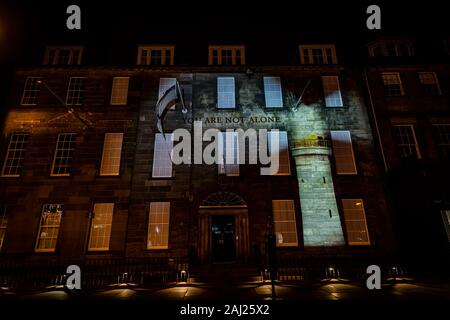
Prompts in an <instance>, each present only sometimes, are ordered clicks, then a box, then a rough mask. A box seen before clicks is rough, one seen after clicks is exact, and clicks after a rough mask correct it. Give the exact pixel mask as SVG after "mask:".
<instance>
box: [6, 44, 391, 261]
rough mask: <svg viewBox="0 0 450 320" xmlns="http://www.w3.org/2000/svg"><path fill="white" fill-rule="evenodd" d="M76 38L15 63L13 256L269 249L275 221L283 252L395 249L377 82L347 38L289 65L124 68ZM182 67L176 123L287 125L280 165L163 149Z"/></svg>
mask: <svg viewBox="0 0 450 320" xmlns="http://www.w3.org/2000/svg"><path fill="white" fill-rule="evenodd" d="M71 50H72V53H71V55H70V56H69V57H70V58H68V60H67V61H72V62H73V63H72V64H73V65H70V64H69V65H65V66H58V65H53V64H52V63H49V62H48V61H56V62H58V61H59V60H58V58H57V57H58V54H59V55H60V54H61V53H60V52H55V53H52V52H49V53H48V54H47V55H46V61H47V63H48V64H50V65H48V66H41V67H36V68H27V69H20V70H17V72H16V76H15V80H14V85H13V92H12V93H11V96H10V99H9V112H8V114H7V117H6V119H5V123H4V127H3V134H2V149H1V150H2V151H1V152H2V156H3V157H2V159H3V160H4V161H5V163H6V164H4V167H3V171H2V177H0V179H1V187H0V188H1V194H2V198H1V201H2V204H4V205H3V207H2V208H3V216H2V217H3V218H2V219H3V220H2V221H3V225H4V228H3V231H4V232H3V234H2V246H1V255H2V256H4V257H8V256H23V257H32V258H33V259H46V258H48V257H64V258H79V257H85V256H86V257H88V258H92V259H95V258H97V257H102V258H104V257H115V256H120V257H146V256H152V257H174V256H178V257H187V256H190V257H194V258H195V259H196V260H198V261H199V262H201V263H209V262H217V261H242V262H249V261H254V260H255V258H256V259H258V258H260V257H264V256H265V255H266V253H267V236H268V233H269V232H270V230H271V226H273V228H274V232H275V235H276V242H277V252H278V253H279V255H280V256H294V257H295V256H302V255H310V254H311V255H322V254H326V255H350V256H380V255H386V254H388V253H391V252H392V250H393V249H394V243H393V237H392V233H391V226H390V219H389V206H388V201H387V197H386V193H385V190H384V187H383V175H382V167H381V166H380V162H379V161H378V160H377V155H376V153H375V148H374V136H373V135H372V130H371V126H370V122H369V114H368V109H367V107H366V102H365V100H364V96H363V90H364V88H363V86H362V85H361V83H360V81H359V77H358V75H357V74H355V73H353V72H352V70H350V69H346V68H345V66H342V65H339V64H337V63H336V62H337V60H336V57H335V54H334V58H333V61H331V58H330V61H329V62H328V63H326V64H324V62H323V60H322V61H319V63H314V62H315V61H312V60H311V63H304V64H301V65H296V66H285V67H270V66H245V65H238V64H239V63H235V62H236V61H238V59H240V58H239V55H238V54H235V53H234V54H233V63H232V65H214V61H215V60H214V57H213V58H211V59H210V60H211V61H212V63H211V64H212V65H209V66H203V67H179V66H174V65H171V64H170V63H169V62H168V63H167V64H168V65H163V66H142V65H138V66H136V67H129V68H119V67H84V66H79V65H77V64H78V63H79V61H80V60H81V58H80V57H79V56H78V55H81V54H82V52H76V51H73V50H74V49H71ZM172 50H173V49H172ZM304 50H313V49H311V47H308V48H307V49H304ZM321 50H322V49H321ZM323 50H328V49H327V48H324V49H323ZM333 50H334V49H333ZM302 52H303V51H302ZM323 52H324V56H323V57H327V56H328V54H329V51H323ZM146 54H147V53H143V52H140V56H143V55H144V56H146ZM165 54H166V55H167V56H169V55H170V53H169V52H166V53H165ZM172 54H173V53H172ZM222 54H223V55H225V54H226V52H222ZM304 54H305V55H306V54H307V51H304ZM330 54H331V53H330ZM53 55H55V56H53ZM302 57H303V60H302V61H305V57H306V56H303V55H302ZM323 57H322V59H324V58H323ZM221 59H224V57H223V56H221ZM311 59H312V58H311ZM146 61H148V60H146ZM167 61H169V60H167ZM172 61H173V59H172ZM218 61H219V60H218ZM230 61H231V60H230ZM56 62H55V63H56ZM138 62H139V61H138ZM30 77H31V78H30ZM32 78H33V79H32ZM75 78H76V79H75ZM81 78H83V79H82V80H79V79H81ZM119 78H120V79H126V80H120V79H119ZM170 79H172V80H170ZM173 79H176V80H177V81H178V83H179V84H180V87H181V89H182V91H183V94H184V100H185V104H186V106H187V108H188V112H187V113H185V114H184V113H182V112H180V110H179V106H177V108H176V109H175V110H171V111H169V113H168V115H167V116H166V118H165V120H164V124H165V131H166V132H167V133H168V134H170V133H171V132H173V131H174V130H175V129H180V128H184V129H186V130H187V131H189V132H191V133H193V122H194V120H197V121H199V122H201V124H202V127H203V130H207V129H209V128H217V129H219V130H221V131H225V130H226V129H238V128H241V129H243V130H246V129H255V130H259V129H268V130H272V129H278V130H280V132H282V134H281V135H280V136H282V137H283V139H284V138H286V139H285V140H283V141H284V142H282V145H283V146H284V147H285V149H283V150H282V151H280V161H282V164H283V168H282V169H281V168H280V170H282V172H281V174H278V175H273V176H268V175H261V173H260V169H261V165H260V164H240V165H239V168H237V167H236V166H235V167H233V170H234V171H233V172H231V174H230V172H228V171H227V170H228V169H227V168H225V169H223V168H219V166H218V165H217V164H212V165H207V164H191V165H189V164H181V165H172V164H170V163H168V162H167V161H166V162H164V159H166V160H167V157H166V155H165V154H164V152H166V153H167V150H166V149H164V148H165V143H167V140H165V139H164V140H161V136H160V135H159V134H160V133H159V132H158V130H157V128H156V120H157V119H156V113H155V105H156V103H157V101H158V98H159V96H160V95H161V93H164V91H165V90H167V89H168V87H167V83H170V81H173ZM220 81H224V82H223V83H224V85H223V86H222V85H220V83H222V82H220ZM227 81H228V82H227ZM230 81H231V82H230ZM219 82H220V83H219ZM80 83H81V84H80ZM164 85H166V87H164ZM224 88H225V89H224ZM304 88H306V89H305V90H303V89H304ZM302 92H303V100H302V101H301V103H297V102H298V98H299V96H300V95H301V93H302ZM116 95H117V96H118V98H117V99H118V101H119V103H116V102H117V101H116V100H115V98H114V97H115V96H116ZM112 96H113V97H112ZM219 96H220V98H219ZM61 97H62V99H61ZM64 97H66V100H65V101H64ZM223 97H225V99H228V100H227V101H228V102H229V101H230V99H232V100H233V103H232V105H233V106H231V107H230V105H227V106H226V107H223V105H221V104H222V103H223V101H222V100H221V101H219V100H220V99H223ZM67 133H71V134H74V135H72V136H70V137H71V139H73V141H72V140H71V141H69V142H67V140H62V139H63V138H64V139H66V138H67V136H65V135H61V134H67ZM111 134H116V135H115V136H114V135H111ZM61 137H63V138H61ZM112 137H116V138H117V139H118V140H113V138H112ZM110 138H111V139H112V140H109V139H110ZM158 139H159V140H158ZM157 140H158V141H157ZM17 141H19V142H20V143H18V142H17ZM24 141H25V143H24ZM118 141H119V142H118ZM280 141H282V139H281V138H280ZM203 144H204V147H205V146H206V145H207V143H206V142H204V143H203ZM166 147H167V146H166ZM14 148H16V149H15V152H16V153H15V155H14V154H13V153H12V152H13V151H14V150H13V149H14ZM192 152H193V153H194V152H195V150H192ZM13 158H14V159H13ZM61 159H62V160H61ZM158 159H159V160H158ZM161 159H162V160H161ZM169 159H170V158H169ZM8 161H9V162H8ZM58 161H59V162H58ZM114 161H115V162H114ZM117 161H118V162H117ZM5 168H6V169H5ZM55 168H59V169H61V168H62V169H61V170H63V171H62V172H63V174H54V173H55V170H56V169H55ZM105 168H107V169H105ZM64 170H65V171H64ZM105 170H106V172H109V171H108V170H111V171H110V172H112V174H104V172H105ZM167 170H168V171H167ZM8 172H9V173H12V174H8ZM58 172H59V171H58ZM102 172H103V173H102ZM161 172H165V173H163V174H161ZM167 172H169V174H167ZM48 204H61V205H62V206H61V207H51V206H48ZM52 208H53V209H52ZM54 208H56V209H54ZM44 213H45V214H44ZM49 217H50V218H51V219H49Z"/></svg>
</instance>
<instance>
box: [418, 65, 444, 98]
mask: <svg viewBox="0 0 450 320" xmlns="http://www.w3.org/2000/svg"><path fill="white" fill-rule="evenodd" d="M427 74H429V75H430V74H431V75H432V78H433V80H434V83H433V84H432V85H434V86H435V89H436V93H431V92H428V91H427V89H426V86H427V85H428V86H429V85H430V84H427V83H424V80H425V79H423V78H422V77H421V76H423V75H427ZM417 75H418V77H419V82H420V84H421V86H422V89H423V90H424V92H425V93H426V94H427V95H428V96H440V95H442V90H441V86H440V84H439V80H438V78H437V75H436V72H434V71H419V72H418V73H417Z"/></svg>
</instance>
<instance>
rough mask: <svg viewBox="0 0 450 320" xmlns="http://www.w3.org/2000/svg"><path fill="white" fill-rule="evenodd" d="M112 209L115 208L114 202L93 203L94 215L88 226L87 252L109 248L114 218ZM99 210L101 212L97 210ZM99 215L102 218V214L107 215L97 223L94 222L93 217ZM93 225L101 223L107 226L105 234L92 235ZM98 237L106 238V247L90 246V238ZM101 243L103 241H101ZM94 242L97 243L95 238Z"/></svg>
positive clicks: (95, 217) (107, 249)
mask: <svg viewBox="0 0 450 320" xmlns="http://www.w3.org/2000/svg"><path fill="white" fill-rule="evenodd" d="M101 207H105V208H101ZM114 210H115V204H114V203H113V202H97V203H94V209H93V211H92V212H93V213H94V217H93V218H92V219H91V222H90V228H89V242H88V245H87V246H88V247H87V250H88V251H89V252H95V251H110V250H111V248H110V247H111V236H112V226H113V220H114ZM98 211H101V212H98ZM99 215H101V216H102V218H103V216H107V217H106V220H102V221H99V223H97V224H95V223H94V222H95V219H97V218H98V216H99ZM94 225H102V226H103V227H105V226H106V228H108V229H109V230H108V231H107V236H104V235H102V236H99V235H94V229H95V227H94ZM94 236H95V239H99V238H104V239H106V238H107V244H108V246H107V247H99V246H97V247H93V246H92V241H93V240H92V239H94ZM101 242H102V243H103V242H104V241H101ZM96 243H97V244H98V243H99V241H98V240H97V241H96Z"/></svg>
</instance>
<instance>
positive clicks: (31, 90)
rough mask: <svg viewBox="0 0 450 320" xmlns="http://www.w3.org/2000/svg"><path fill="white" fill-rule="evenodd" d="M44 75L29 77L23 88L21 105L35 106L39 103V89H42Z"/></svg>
mask: <svg viewBox="0 0 450 320" xmlns="http://www.w3.org/2000/svg"><path fill="white" fill-rule="evenodd" d="M41 80H42V77H28V78H27V81H26V82H25V87H24V89H23V95H22V101H21V105H23V106H35V105H37V103H38V98H39V91H40V90H41V84H40V83H38V81H41Z"/></svg>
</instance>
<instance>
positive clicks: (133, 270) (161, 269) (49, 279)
mask: <svg viewBox="0 0 450 320" xmlns="http://www.w3.org/2000/svg"><path fill="white" fill-rule="evenodd" d="M70 265H77V266H79V267H80V269H81V288H82V289H99V288H105V287H108V286H113V285H123V284H135V285H139V286H146V285H150V284H168V283H170V282H180V281H187V279H188V277H189V266H188V263H187V260H186V259H184V258H180V257H174V258H154V257H146V258H104V259H87V260H51V259H49V260H42V261H32V260H26V261H17V260H12V259H10V260H5V259H0V287H2V288H8V289H13V290H14V289H16V290H30V289H44V288H52V287H57V286H64V285H65V284H66V280H67V277H68V275H67V274H66V271H67V267H68V266H70Z"/></svg>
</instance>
